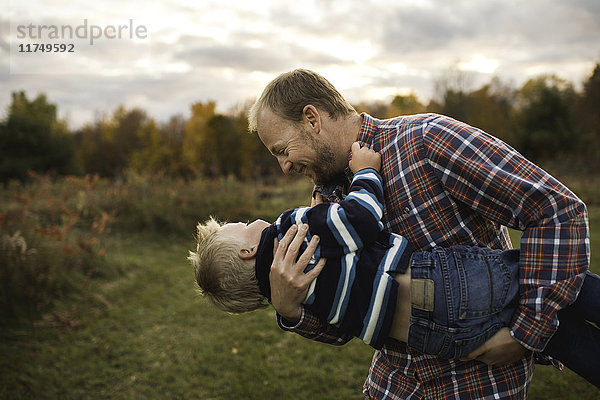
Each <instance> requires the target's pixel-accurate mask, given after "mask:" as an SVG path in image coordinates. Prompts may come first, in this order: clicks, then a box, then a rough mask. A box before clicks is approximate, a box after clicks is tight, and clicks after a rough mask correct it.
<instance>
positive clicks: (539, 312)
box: [279, 114, 589, 399]
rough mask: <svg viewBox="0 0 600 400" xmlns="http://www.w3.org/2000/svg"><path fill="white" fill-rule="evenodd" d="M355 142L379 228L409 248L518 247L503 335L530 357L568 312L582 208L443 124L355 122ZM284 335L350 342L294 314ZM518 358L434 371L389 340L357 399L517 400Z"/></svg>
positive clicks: (562, 190)
mask: <svg viewBox="0 0 600 400" xmlns="http://www.w3.org/2000/svg"><path fill="white" fill-rule="evenodd" d="M362 118H363V123H362V127H361V130H360V133H359V136H358V140H359V142H361V144H362V145H368V146H371V147H372V148H373V149H374V150H376V151H378V152H379V153H380V154H381V156H382V169H381V175H382V176H383V181H384V197H385V204H384V219H383V222H384V225H385V228H386V229H388V230H391V231H393V232H397V233H399V234H401V235H403V236H405V237H406V238H408V239H409V240H410V241H411V242H412V243H414V244H415V245H416V246H417V247H418V248H419V249H422V250H429V249H431V248H432V247H434V246H443V247H447V246H451V245H471V246H483V247H491V248H497V249H507V248H510V247H511V243H510V239H509V236H508V231H507V229H506V226H508V227H511V228H514V229H518V230H521V231H523V234H522V236H521V269H520V304H519V309H518V311H517V312H515V315H514V316H513V321H512V325H511V326H510V330H511V334H512V336H513V337H514V338H515V339H516V340H517V341H519V342H520V343H521V344H522V345H523V346H525V347H526V348H527V349H529V350H533V351H537V352H539V351H542V350H543V349H544V347H545V345H546V343H547V341H548V340H549V339H550V337H551V336H552V335H553V333H554V332H555V330H556V328H557V326H558V320H557V317H556V312H557V311H558V310H560V309H561V308H564V307H565V306H567V305H568V304H570V303H572V302H573V301H574V300H575V298H576V296H577V293H578V292H579V289H580V287H581V284H582V282H583V274H584V273H585V271H586V270H587V268H588V265H589V232H588V223H587V211H586V208H585V205H584V204H583V203H582V202H581V200H579V199H578V198H577V197H576V196H575V195H574V194H573V193H572V192H571V191H569V190H568V189H567V188H566V187H565V186H564V185H562V184H561V183H560V182H558V181H557V180H556V179H554V178H553V177H552V176H550V175H549V174H548V173H546V172H545V171H543V170H542V169H541V168H539V167H537V166H536V165H534V164H532V163H531V162H529V161H528V160H526V159H525V158H524V157H523V156H521V155H520V154H519V153H518V152H516V151H515V150H514V149H512V148H511V147H510V146H508V145H507V144H505V143H503V142H502V141H500V140H498V139H497V138H495V137H493V136H490V135H488V134H486V133H485V132H483V131H481V130H479V129H476V128H473V127H471V126H469V125H467V124H464V123H461V122H458V121H456V120H453V119H451V118H449V117H445V116H441V115H435V114H424V115H414V116H405V117H398V118H394V119H389V120H377V119H374V118H372V117H370V116H369V115H367V114H362ZM279 324H280V326H281V327H282V328H283V329H287V330H292V331H294V332H297V333H299V334H301V335H303V336H305V337H308V338H310V339H313V340H318V341H322V342H326V343H331V344H343V343H345V342H347V341H348V340H350V339H351V338H350V337H347V336H345V335H342V334H341V333H340V332H339V331H337V330H336V329H335V327H333V326H331V325H327V324H323V323H322V322H320V321H319V320H318V319H317V318H316V317H315V316H314V315H312V314H311V313H309V312H308V311H305V312H304V313H303V316H302V318H301V320H300V322H299V323H298V324H297V325H296V326H294V327H286V326H285V323H284V322H283V321H281V319H279ZM533 364H534V357H533V356H532V353H530V352H528V353H526V355H525V356H524V357H523V358H522V359H521V360H520V361H518V362H516V363H514V364H511V365H506V366H487V365H485V364H483V363H480V362H476V361H471V362H466V363H463V362H459V361H453V360H443V359H439V358H436V357H434V356H430V355H424V354H421V353H418V352H416V351H413V350H412V349H410V348H408V347H407V346H405V345H404V344H402V343H399V342H393V341H390V342H389V343H388V344H386V346H384V347H383V349H382V350H381V351H376V352H375V355H374V356H373V363H372V365H371V369H370V372H369V376H368V377H367V380H366V382H365V385H364V388H363V392H364V394H365V396H366V397H367V398H369V399H422V398H424V399H442V398H453V399H455V398H460V399H463V398H469V399H484V398H495V399H498V398H510V399H524V398H526V396H527V390H528V387H529V383H530V381H531V378H532V374H533Z"/></svg>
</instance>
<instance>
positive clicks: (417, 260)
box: [410, 251, 435, 269]
mask: <svg viewBox="0 0 600 400" xmlns="http://www.w3.org/2000/svg"><path fill="white" fill-rule="evenodd" d="M434 265H435V262H434V260H433V257H432V256H431V253H430V252H428V251H418V252H414V253H413V254H412V256H411V257H410V267H411V268H430V269H431V268H433V267H434Z"/></svg>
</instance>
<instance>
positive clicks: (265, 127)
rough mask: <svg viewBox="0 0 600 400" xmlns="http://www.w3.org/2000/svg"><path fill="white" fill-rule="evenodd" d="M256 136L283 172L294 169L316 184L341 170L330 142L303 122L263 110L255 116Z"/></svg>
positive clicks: (325, 180) (289, 171)
mask: <svg viewBox="0 0 600 400" xmlns="http://www.w3.org/2000/svg"><path fill="white" fill-rule="evenodd" d="M258 137H259V138H260V140H261V141H262V143H263V144H264V145H265V147H266V148H267V149H269V151H270V152H271V154H273V156H274V157H275V158H277V161H278V162H279V166H280V167H281V170H282V171H283V173H284V174H289V173H291V172H297V173H300V174H303V175H305V176H307V177H309V178H311V179H312V180H313V181H314V182H315V183H317V184H319V183H325V182H327V181H329V180H330V179H331V178H332V177H333V176H335V175H336V174H338V173H339V172H341V171H336V160H335V153H334V152H333V149H332V147H331V145H330V144H329V143H327V142H326V140H325V138H323V136H322V135H315V134H314V133H313V132H312V131H311V130H310V129H309V128H308V127H307V126H304V125H303V124H302V123H295V122H292V121H289V120H286V119H284V118H282V117H280V116H278V115H277V114H275V113H274V112H272V111H271V110H268V109H265V110H263V111H262V112H261V113H260V116H259V118H258Z"/></svg>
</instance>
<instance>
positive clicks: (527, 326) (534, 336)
mask: <svg viewBox="0 0 600 400" xmlns="http://www.w3.org/2000/svg"><path fill="white" fill-rule="evenodd" d="M556 329H558V318H557V316H556V313H554V315H553V316H552V317H551V318H548V319H546V320H544V321H542V320H537V319H535V318H533V317H532V316H531V315H530V314H529V313H527V312H526V310H524V309H522V308H521V309H519V313H518V314H517V316H516V318H514V319H513V323H512V326H511V328H510V334H511V336H512V337H513V339H515V340H516V341H517V342H519V343H520V344H521V345H523V346H524V347H525V348H526V349H527V350H531V351H535V352H541V351H543V350H544V349H545V348H546V344H548V341H549V340H550V339H551V338H552V335H554V333H555V332H556Z"/></svg>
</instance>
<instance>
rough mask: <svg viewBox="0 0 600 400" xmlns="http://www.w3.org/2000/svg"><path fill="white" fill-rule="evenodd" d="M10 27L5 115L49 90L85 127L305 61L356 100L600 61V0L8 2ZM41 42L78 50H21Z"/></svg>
mask: <svg viewBox="0 0 600 400" xmlns="http://www.w3.org/2000/svg"><path fill="white" fill-rule="evenodd" d="M0 23H1V28H0V55H1V57H0V89H1V90H0V109H1V110H2V111H1V113H0V116H5V115H6V108H7V106H8V104H9V103H10V100H11V99H10V92H11V91H15V90H25V91H26V92H27V94H28V95H29V97H30V98H33V97H35V96H36V95H37V94H39V93H45V94H46V95H47V96H48V98H49V100H50V101H51V102H53V103H55V104H57V105H58V108H59V115H60V117H61V118H66V119H67V121H68V123H69V126H70V127H71V128H73V129H75V128H77V127H80V126H81V125H83V124H85V123H87V122H92V121H93V120H94V118H97V117H98V116H99V115H102V114H111V113H112V112H113V111H114V110H115V109H116V107H117V106H118V105H120V104H123V105H125V106H126V107H141V108H142V109H144V110H146V111H147V112H148V114H149V115H150V116H152V117H154V118H156V119H157V120H159V121H165V120H167V119H168V118H169V117H170V116H171V115H174V114H183V115H184V116H186V117H187V116H189V109H190V105H191V104H192V103H194V102H197V101H208V100H214V101H216V102H217V107H218V110H219V111H221V112H227V111H228V110H229V109H231V108H232V107H235V106H237V105H240V104H242V103H244V102H245V101H248V100H250V99H252V98H255V97H256V96H258V95H259V94H260V91H261V90H262V88H263V87H264V85H265V84H266V83H267V82H268V81H270V80H271V79H272V78H274V77H275V76H277V75H278V74H279V73H281V72H285V71H288V70H291V69H294V68H308V69H313V70H315V71H317V72H319V73H321V74H322V75H324V76H325V77H326V78H327V79H329V80H330V81H331V82H332V83H333V84H334V85H335V86H336V87H337V88H338V89H339V90H340V91H341V92H342V94H343V95H344V96H346V98H348V99H349V100H350V101H351V102H355V103H356V102H360V101H372V100H374V99H380V100H385V101H389V100H390V99H391V96H393V95H395V94H407V93H409V92H414V93H416V94H417V96H418V97H419V98H420V99H421V101H423V102H427V101H428V100H429V99H430V98H431V97H432V96H434V94H435V93H434V84H433V82H434V81H435V80H436V79H437V78H439V77H440V76H442V75H443V74H444V73H445V72H446V73H447V71H449V70H451V69H454V70H462V71H466V73H467V74H468V76H469V77H470V80H469V82H470V84H471V85H473V86H474V87H478V85H480V84H482V83H484V82H488V81H489V80H490V79H491V78H492V77H493V76H497V77H499V78H500V79H501V80H502V81H504V82H506V83H508V84H510V85H512V86H513V87H518V86H520V85H521V84H522V83H523V82H524V81H525V80H527V79H529V78H531V77H535V76H539V75H541V74H556V75H558V76H560V77H562V78H564V79H567V80H569V81H571V82H573V83H574V84H575V85H576V86H577V87H579V86H580V85H581V83H582V82H583V81H584V80H585V79H587V77H588V75H589V74H590V73H591V72H592V70H593V67H594V65H595V64H596V63H599V62H600V1H599V0H569V1H564V0H464V1H460V0H423V1H419V0H371V1H369V0H339V1H338V0H335V1H327V0H320V1H317V0H315V1H302V0H297V1H281V0H279V1H277V0H252V1H247V0H240V1H228V0H214V1H213V0H206V1H202V0H200V1H199V0H165V1H158V0H155V1H152V0H149V1H140V2H137V1H135V2H134V1H128V2H126V1H124V0H103V1H98V0H94V1H89V0H43V1H42V0H27V1H23V0H9V1H7V0H2V7H1V11H0ZM92 26H94V27H95V28H92ZM53 27H54V28H53ZM78 27H80V28H79V30H78V31H77V28H78ZM53 29H54V31H53ZM69 29H71V30H73V31H74V32H73V33H71V37H67V36H68V35H69V32H70V31H69ZM94 29H95V30H94ZM99 31H102V33H101V34H100V37H97V38H95V39H93V44H90V40H91V37H92V36H93V35H97V34H99ZM119 31H120V32H119ZM84 34H85V36H86V37H83V36H84ZM119 34H120V37H119ZM52 35H54V36H52ZM57 35H58V37H57ZM60 35H62V36H60ZM77 35H79V36H77ZM39 36H41V38H39ZM33 43H46V44H66V45H69V44H72V45H73V47H74V48H73V50H74V52H72V53H68V52H65V53H39V52H37V53H19V45H21V46H25V45H27V44H30V45H32V44H33ZM32 50H33V49H32Z"/></svg>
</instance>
